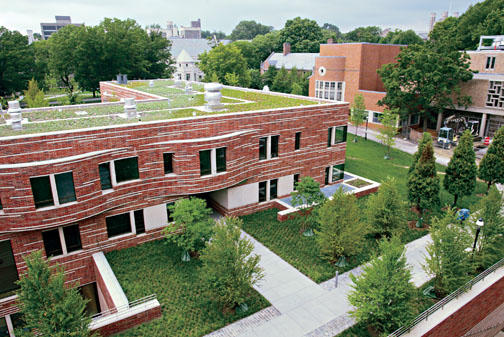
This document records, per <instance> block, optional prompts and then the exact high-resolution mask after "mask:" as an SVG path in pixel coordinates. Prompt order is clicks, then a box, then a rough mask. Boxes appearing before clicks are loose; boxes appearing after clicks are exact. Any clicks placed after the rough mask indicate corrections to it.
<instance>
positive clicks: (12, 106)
mask: <svg viewBox="0 0 504 337" xmlns="http://www.w3.org/2000/svg"><path fill="white" fill-rule="evenodd" d="M7 113H8V114H9V117H10V118H9V120H10V124H11V126H12V130H21V129H22V126H21V123H22V121H23V115H22V113H21V107H20V106H19V101H10V102H9V109H8V110H7Z"/></svg>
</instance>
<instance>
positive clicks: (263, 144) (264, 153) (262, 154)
mask: <svg viewBox="0 0 504 337" xmlns="http://www.w3.org/2000/svg"><path fill="white" fill-rule="evenodd" d="M266 159H268V137H261V138H259V160H266Z"/></svg>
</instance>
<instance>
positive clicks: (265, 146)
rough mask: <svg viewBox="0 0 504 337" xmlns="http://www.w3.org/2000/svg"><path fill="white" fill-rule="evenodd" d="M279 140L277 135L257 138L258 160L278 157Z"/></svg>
mask: <svg viewBox="0 0 504 337" xmlns="http://www.w3.org/2000/svg"><path fill="white" fill-rule="evenodd" d="M279 139H280V136H278V135H276V136H268V137H262V138H259V160H265V159H271V158H277V157H278V142H279Z"/></svg>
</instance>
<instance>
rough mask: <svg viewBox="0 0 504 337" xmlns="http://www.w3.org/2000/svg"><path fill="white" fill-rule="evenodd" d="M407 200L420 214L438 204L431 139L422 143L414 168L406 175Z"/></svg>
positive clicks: (437, 179)
mask: <svg viewBox="0 0 504 337" xmlns="http://www.w3.org/2000/svg"><path fill="white" fill-rule="evenodd" d="M407 186H408V200H409V201H410V202H411V203H412V204H414V205H415V206H416V208H417V209H418V211H419V212H420V214H421V215H422V216H423V212H424V211H425V210H426V209H431V208H432V207H434V206H436V205H439V203H440V200H439V190H440V187H439V177H438V175H437V172H436V160H435V158H434V149H433V148H432V140H430V141H427V143H426V144H425V145H424V148H423V151H422V155H421V156H420V159H419V160H418V163H417V164H416V166H415V169H414V170H413V172H411V174H410V175H409V176H408V182H407Z"/></svg>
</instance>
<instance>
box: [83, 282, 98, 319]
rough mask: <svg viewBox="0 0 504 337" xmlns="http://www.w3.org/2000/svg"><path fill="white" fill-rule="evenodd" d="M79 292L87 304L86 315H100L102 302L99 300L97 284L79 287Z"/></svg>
mask: <svg viewBox="0 0 504 337" xmlns="http://www.w3.org/2000/svg"><path fill="white" fill-rule="evenodd" d="M79 292H80V294H81V296H82V298H84V299H85V300H87V303H86V309H85V311H86V314H88V315H89V316H95V315H98V314H99V313H100V312H101V308H100V300H99V299H98V288H97V287H96V282H93V283H89V284H86V285H83V286H80V287H79Z"/></svg>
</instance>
